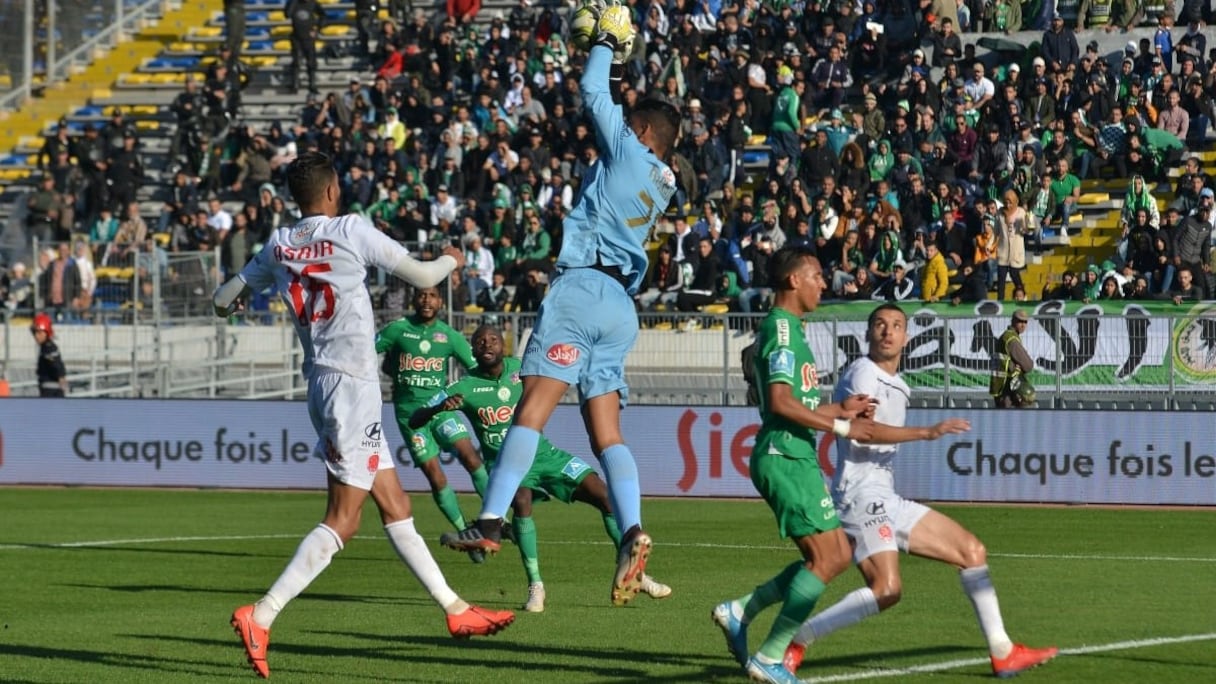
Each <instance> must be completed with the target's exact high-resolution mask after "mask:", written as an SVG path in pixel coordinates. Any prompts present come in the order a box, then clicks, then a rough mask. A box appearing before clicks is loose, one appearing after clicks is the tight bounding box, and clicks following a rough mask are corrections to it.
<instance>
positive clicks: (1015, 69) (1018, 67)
mask: <svg viewBox="0 0 1216 684" xmlns="http://www.w3.org/2000/svg"><path fill="white" fill-rule="evenodd" d="M1009 70H1010V71H1013V72H1015V73H1021V71H1022V67H1021V65H1020V64H1018V63H1016V62H1014V63H1013V64H1010V65H1009Z"/></svg>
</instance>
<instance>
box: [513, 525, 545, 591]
mask: <svg viewBox="0 0 1216 684" xmlns="http://www.w3.org/2000/svg"><path fill="white" fill-rule="evenodd" d="M511 524H512V525H514V526H515V537H516V538H517V539H518V540H519V557H520V558H521V559H522V560H523V562H524V573H525V574H527V575H528V584H536V583H537V582H540V581H541V578H540V553H539V552H538V551H537V550H536V523H535V522H533V521H532V518H520V517H515V518H512V519H511Z"/></svg>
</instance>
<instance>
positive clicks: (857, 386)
mask: <svg viewBox="0 0 1216 684" xmlns="http://www.w3.org/2000/svg"><path fill="white" fill-rule="evenodd" d="M854 394H865V395H868V396H870V397H872V398H874V399H877V400H878V406H877V407H876V408H875V413H874V420H875V421H876V422H879V423H883V424H886V425H894V426H897V427H903V426H904V423H905V422H906V421H907V417H908V399H909V398H910V397H911V394H912V392H911V390H910V389H908V385H907V383H905V382H904V380H903V378H901V377H899V375H891V374H890V373H888V372H886V371H885V370H883V369H881V368H879V367H878V365H877V364H875V363H874V362H873V361H872V360H870V358H869V357H868V356H867V357H863V358H860V359H857V360H856V361H854V362H853V363H852V364H850V365H849V367H848V368H846V369H845V371H844V373H843V374H842V375H841V377H840V380H839V381H838V382H837V383H836V389H835V391H834V392H833V397H832V399H833V401H836V402H840V401H843V400H845V399H846V398H848V397H850V396H852V395H854ZM897 449H898V448H897V446H896V445H894V444H860V443H858V442H855V441H853V440H850V439H837V440H836V475H835V477H834V478H833V481H832V495H833V496H834V497H835V498H836V499H837V501H842V500H846V499H847V498H848V494H849V492H851V491H852V490H856V489H858V488H860V487H864V486H867V485H870V486H885V487H889V488H893V487H894V481H895V478H894V470H893V468H894V466H893V464H892V460H893V459H894V458H895V454H896V452H897Z"/></svg>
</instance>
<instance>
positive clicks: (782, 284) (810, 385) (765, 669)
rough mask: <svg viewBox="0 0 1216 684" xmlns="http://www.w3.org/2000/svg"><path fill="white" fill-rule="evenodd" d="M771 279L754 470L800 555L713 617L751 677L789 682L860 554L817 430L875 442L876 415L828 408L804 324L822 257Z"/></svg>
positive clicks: (761, 338) (780, 259)
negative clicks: (802, 644)
mask: <svg viewBox="0 0 1216 684" xmlns="http://www.w3.org/2000/svg"><path fill="white" fill-rule="evenodd" d="M769 283H770V284H771V286H772V287H774V288H776V295H775V298H774V301H773V308H772V310H771V311H770V312H769V315H768V316H767V317H766V318H765V319H764V321H763V322H762V323H761V324H760V329H759V331H758V333H757V340H756V347H757V349H758V352H757V353H756V357H755V361H754V366H755V377H756V381H757V385H758V388H759V395H760V419H761V424H760V432H759V433H758V434H757V435H756V441H755V445H754V446H753V447H752V457H751V460H750V462H749V469H750V471H751V478H752V484H754V485H755V487H756V490H757V491H759V492H760V495H761V496H762V497H763V498H764V500H765V502H767V503H768V505H769V507H770V508H772V509H773V513H774V514H775V515H776V517H777V528H778V530H779V531H780V533H781V536H783V537H789V538H791V539H792V540H793V541H794V543H795V544H796V545H797V546H798V550H799V551H800V552H801V554H802V558H800V559H799V560H797V561H795V562H793V563H791V564H790V565H789V566H787V567H786V568H785V569H784V570H782V571H781V573H780V574H778V575H777V576H776V577H774V578H772V579H770V580H769V581H767V582H765V583H764V584H761V585H760V586H758V587H756V588H755V590H754V591H752V592H751V593H750V594H747V595H745V596H743V597H742V598H739V599H736V600H734V601H726V602H724V603H721V604H719V605H718V606H716V607H715V608H714V610H713V613H712V617H713V620H714V622H716V623H717V624H718V626H719V627H721V628H722V631H723V632H724V633H725V634H726V644H727V647H728V648H729V649H730V652H731V654H732V655H734V656H735V659H736V660H738V661H739V664H740V665H743V666H744V667H745V669H746V670H747V673H748V676H749V677H750V678H751V679H752V681H760V682H781V683H785V682H797V681H798V679H797V678H796V677H794V676H793V675H792V674H791V673H790V672H789V671H788V670H786V669H785V668H784V667H783V666H782V664H781V660H782V657H783V656H784V655H785V647H786V646H787V645H789V643H790V639H791V638H793V636H794V634H795V633H796V632H797V631H798V628H799V626H801V624H802V621H803V620H805V619H806V618H807V617H808V616H809V615H810V614H811V611H812V610H813V609H814V608H815V602H816V601H818V599H819V597H820V595H822V594H823V592H824V590H825V589H826V588H827V583H828V582H830V581H831V580H832V578H834V577H836V576H837V575H839V574H840V573H842V572H844V571H845V570H846V569H847V568H848V567H849V563H850V561H851V558H852V556H851V549H850V548H849V540H848V537H846V536H845V534H844V532H843V531H842V530H841V528H840V522H839V521H838V520H837V518H836V509H835V508H834V506H833V503H832V497H831V495H830V494H829V493H828V488H827V486H826V485H825V484H824V481H823V473H822V472H821V471H820V469H819V460H818V450H817V445H816V440H815V431H816V430H832V431H833V432H835V433H836V434H837V435H838V436H839V437H848V438H850V439H858V440H867V439H869V438H870V437H871V434H872V431H873V429H874V425H875V424H874V422H873V421H872V420H870V419H869V418H868V416H869V415H872V413H873V408H874V407H873V404H872V403H871V401H870V399H869V398H868V397H866V396H864V395H856V396H852V397H849V398H847V399H845V400H844V401H842V402H840V403H839V404H823V405H821V404H820V396H819V376H818V374H817V373H816V370H815V356H814V354H812V353H811V348H810V345H809V344H807V340H806V335H805V333H804V332H803V325H802V318H803V316H805V315H807V314H809V313H811V312H812V311H814V310H815V308H816V307H817V306H818V305H819V296H820V294H821V293H822V292H823V290H824V289H825V287H826V283H825V282H824V280H823V270H822V268H821V267H820V265H819V260H818V259H816V258H815V256H814V255H813V253H812V252H809V251H806V250H804V249H801V248H796V247H789V248H784V249H781V250H780V251H778V252H777V253H776V254H774V255H773V258H772V261H771V262H770V265H769ZM778 602H781V603H782V605H781V612H780V613H779V614H778V615H777V619H776V620H775V621H774V623H773V626H772V629H771V630H770V631H769V634H768V637H767V638H766V639H765V641H764V643H763V644H762V645H761V647H760V651H759V652H758V653H757V654H756V655H754V656H751V657H750V659H749V657H748V655H749V653H750V651H749V650H748V645H747V625H748V623H750V622H751V620H752V618H754V617H755V616H756V615H757V614H758V613H759V612H760V611H761V610H763V609H765V608H767V607H769V606H771V605H773V604H775V603H778Z"/></svg>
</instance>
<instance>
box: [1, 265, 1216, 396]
mask: <svg viewBox="0 0 1216 684" xmlns="http://www.w3.org/2000/svg"><path fill="white" fill-rule="evenodd" d="M154 282H155V281H154ZM160 282H161V285H160V286H156V285H153V295H154V297H155V295H156V294H157V292H158V290H157V287H159V288H160V289H159V297H160V298H161V302H162V304H161V307H162V308H161V313H160V314H156V313H154V312H149V311H148V308H150V307H148V308H143V309H136V310H135V312H134V313H132V312H129V311H123V310H117V311H116V310H113V309H104V308H103V309H98V310H96V311H94V312H93V313H92V315H91V317H90V318H89V319H87V320H85V319H81V320H78V321H75V322H66V321H65V322H64V324H62V325H61V326H60V327H59V328H57V335H56V338H57V340H58V341H59V343H60V347H61V349H62V352H63V356H64V359H65V361H66V363H67V365H68V368H69V372H70V373H72V382H73V388H74V389H73V392H72V394H73V395H75V396H161V397H225V398H288V399H290V398H302V397H303V396H304V389H305V388H304V384H303V382H302V381H301V379H300V377H299V368H300V362H301V354H300V351H299V343H298V342H297V341H296V339H295V334H294V331H293V330H292V327H291V325H290V321H289V319H288V318H287V313H286V312H285V311H284V310H283V309H282V307H277V306H270V307H267V308H264V309H262V310H260V311H259V310H251V311H249V312H247V313H245V314H244V315H242V316H238V317H235V318H234V319H232V320H231V321H227V322H226V321H222V320H217V319H215V318H214V317H210V316H209V315H208V314H207V313H200V310H201V309H205V308H209V305H210V297H209V293H210V292H211V288H210V287H209V285H210V282H211V281H210V280H207V281H206V282H207V285H208V286H207V287H204V289H203V292H204V293H205V294H204V295H202V296H200V295H198V294H197V289H195V288H192V289H191V290H190V292H189V293H188V296H187V299H188V300H190V301H189V303H187V302H182V303H180V306H181V307H183V308H182V309H181V311H180V312H179V313H177V314H175V315H172V316H170V315H168V314H167V313H166V309H167V308H168V305H167V304H165V303H164V301H165V293H166V292H167V291H168V290H169V289H171V287H170V286H168V285H166V283H167V282H168V281H167V280H166V279H164V278H162V279H161V280H160ZM191 307H195V308H191ZM1209 307H1210V308H1209ZM831 308H832V307H830V306H825V307H824V310H821V312H820V313H819V314H817V315H816V316H815V320H814V321H813V322H811V323H809V324H808V337H809V340H810V342H811V346H812V349H813V351H814V352H815V355H816V359H817V360H818V366H819V368H818V370H819V380H820V383H821V384H822V386H823V389H824V391H825V392H830V391H831V389H832V385H833V383H834V382H835V380H836V378H837V377H838V374H839V372H840V371H841V370H842V369H843V368H844V367H845V366H846V365H847V364H848V363H850V362H851V361H852V360H854V359H856V358H858V357H859V356H861V355H862V354H863V353H864V350H865V348H866V347H865V340H864V328H865V323H864V321H860V320H856V319H850V318H848V317H840V318H836V317H832V315H831V314H830V313H829V312H830V310H831ZM378 314H379V315H378V319H379V320H380V321H382V322H387V321H389V320H392V319H394V318H397V317H399V316H400V315H401V314H402V312H401V310H400V309H392V310H381V311H380V312H378ZM533 316H534V315H533V314H520V313H492V314H491V313H481V314H470V313H462V312H457V313H454V314H453V315H452V316H451V318H450V321H451V323H452V324H453V325H454V327H456V328H458V329H460V330H462V331H464V332H465V333H466V334H468V333H471V332H472V331H473V329H475V328H476V327H477V326H478V325H480V324H482V323H491V324H494V325H496V326H498V327H500V328H501V329H502V330H503V331H504V338H505V339H506V342H507V347H508V353H512V354H515V355H519V354H520V353H522V350H523V343H524V342H525V340H526V339H527V335H528V334H529V332H530V330H531V328H532V325H533V321H534V318H533ZM640 320H641V331H640V333H639V337H638V343H637V345H636V346H635V348H634V350H633V352H632V353H631V355H630V357H629V363H628V365H627V367H626V376H627V381H628V383H629V387H630V395H631V403H633V404H658V405H672V404H679V405H699V404H700V405H728V406H729V405H735V406H739V405H743V404H745V403H746V398H745V397H746V391H747V388H746V383H745V381H744V379H743V375H742V369H741V364H740V357H741V352H742V350H743V348H744V347H745V346H746V345H748V344H749V343H750V342H751V341H752V335H751V332H750V331H751V330H752V328H753V325H754V324H755V323H756V321H757V319H756V318H755V317H751V318H749V317H746V316H738V315H719V316H705V315H697V316H685V315H682V314H667V313H659V314H643V315H641V319H640ZM1006 320H1007V318H1006V317H1003V316H1002V317H984V316H973V317H966V316H960V317H942V316H936V315H930V314H929V313H928V312H920V313H914V314H913V315H912V317H911V321H910V324H909V343H908V348H907V350H906V353H905V356H904V367H903V369H902V371H903V375H904V378H905V379H906V380H907V382H908V384H909V385H910V386H911V387H912V390H913V403H914V404H915V405H919V406H955V407H976V406H989V405H991V401H990V400H989V398H988V394H987V385H988V377H989V371H988V368H989V358H990V356H991V353H992V349H993V348H994V345H995V343H996V339H997V337H999V335H1000V333H1001V332H1002V331H1003V329H1004V323H1005V321H1006ZM689 321H696V324H695V325H692V326H689V325H688V323H689ZM27 325H28V319H23V318H20V317H11V318H10V319H8V320H7V321H6V322H5V325H4V326H3V328H2V329H0V332H2V333H3V347H2V350H3V355H4V356H3V358H4V362H5V366H6V368H7V369H8V377H9V380H10V381H11V382H12V387H13V392H14V394H29V393H33V392H34V391H35V384H34V383H33V380H32V371H33V368H34V347H33V342H32V341H31V339H30V336H29V333H28V332H27V331H26V329H25V328H26V326H27ZM1023 340H1024V342H1025V345H1026V347H1027V350H1028V351H1029V352H1030V354H1031V356H1032V357H1034V358H1035V361H1036V370H1035V372H1034V373H1033V374H1032V376H1031V379H1032V382H1033V383H1034V384H1035V386H1036V387H1037V389H1038V397H1039V406H1040V407H1041V408H1063V407H1068V408H1078V407H1081V408H1121V409H1129V408H1137V409H1140V408H1142V409H1168V408H1188V409H1202V410H1216V391H1213V390H1214V389H1216V386H1214V385H1213V383H1214V382H1216V352H1214V351H1211V350H1212V349H1214V348H1216V346H1214V345H1213V343H1212V341H1216V303H1212V304H1206V305H1202V306H1201V307H1196V309H1194V310H1192V311H1190V312H1188V313H1186V314H1184V315H1178V316H1147V317H1139V316H1118V317H1116V316H1111V317H1106V318H1102V317H1096V316H1093V315H1060V316H1045V315H1038V316H1036V317H1035V319H1034V321H1033V323H1032V327H1031V328H1030V330H1028V331H1027V333H1026V334H1025V335H1024V337H1023ZM567 400H568V401H574V400H575V394H574V392H573V391H571V392H570V393H569V394H568V396H567Z"/></svg>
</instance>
